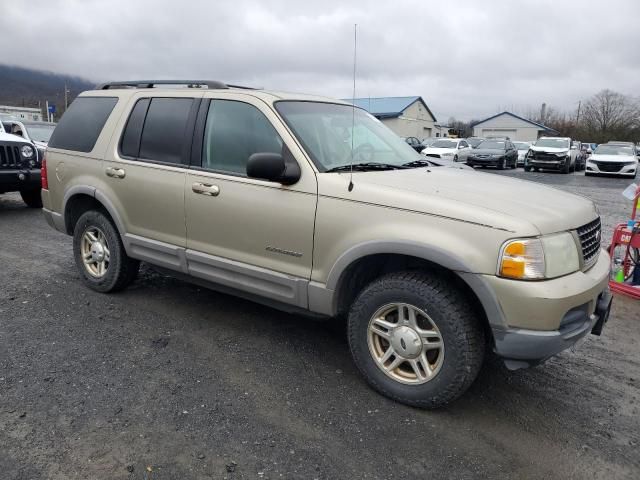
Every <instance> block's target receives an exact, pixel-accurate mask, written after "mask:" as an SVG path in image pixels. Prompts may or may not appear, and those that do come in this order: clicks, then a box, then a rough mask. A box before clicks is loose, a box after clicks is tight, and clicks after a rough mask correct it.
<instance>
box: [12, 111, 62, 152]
mask: <svg viewBox="0 0 640 480" xmlns="http://www.w3.org/2000/svg"><path fill="white" fill-rule="evenodd" d="M2 124H3V125H4V128H5V130H6V131H7V132H11V133H12V134H13V135H18V136H19V137H22V138H24V139H25V140H26V141H28V142H31V143H33V144H34V145H35V147H36V149H37V151H38V158H40V159H42V157H43V156H44V151H45V150H46V148H47V144H48V143H49V138H51V134H52V133H53V130H54V129H55V128H56V124H55V123H48V122H30V121H24V120H3V121H2Z"/></svg>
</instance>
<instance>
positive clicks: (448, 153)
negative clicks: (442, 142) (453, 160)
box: [440, 152, 453, 157]
mask: <svg viewBox="0 0 640 480" xmlns="http://www.w3.org/2000/svg"><path fill="white" fill-rule="evenodd" d="M440 156H441V157H453V152H445V153H442V154H440Z"/></svg>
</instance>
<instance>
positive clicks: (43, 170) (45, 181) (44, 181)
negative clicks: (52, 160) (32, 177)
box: [40, 152, 49, 190]
mask: <svg viewBox="0 0 640 480" xmlns="http://www.w3.org/2000/svg"><path fill="white" fill-rule="evenodd" d="M40 182H41V185H42V188H43V189H44V190H49V178H48V177H47V153H46V152H45V154H44V155H43V156H42V165H41V166H40Z"/></svg>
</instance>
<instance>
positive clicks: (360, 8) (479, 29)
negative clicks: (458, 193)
mask: <svg viewBox="0 0 640 480" xmlns="http://www.w3.org/2000/svg"><path fill="white" fill-rule="evenodd" d="M354 23H357V24H358V62H357V71H358V75H357V86H356V89H357V90H356V95H357V96H361V97H368V96H405V95H421V96H422V97H423V98H424V99H425V101H426V102H427V104H428V105H429V106H430V107H431V110H432V111H433V112H434V113H435V114H436V116H437V117H438V120H442V121H446V120H447V119H448V118H449V117H450V116H455V117H457V118H460V119H471V118H476V119H478V118H483V117H486V116H489V115H493V114H494V113H496V112H497V109H498V108H503V109H504V108H509V109H511V108H514V109H515V110H516V111H523V110H525V109H527V108H528V107H531V108H535V109H538V108H539V106H540V104H541V103H542V102H547V103H548V104H549V105H551V106H553V107H555V108H558V109H562V110H566V111H574V110H575V109H576V108H577V104H578V101H579V100H580V99H585V98H588V97H589V96H590V95H592V94H593V93H596V92H597V91H598V90H600V89H603V88H610V89H612V90H616V91H619V92H622V93H625V94H630V95H640V0H598V1H592V0H502V1H498V0H494V1H490V0H483V1H477V0H458V1H455V2H447V1H439V2H438V1H434V0H428V1H427V0H416V1H401V0H395V1H388V0H378V1H368V0H361V1H357V2H349V1H345V0H342V1H336V0H322V1H312V0H273V1H272V0H268V1H265V0H263V1H260V0H233V1H204V0H202V1H185V0H173V1H165V0H135V1H133V0H129V1H127V0H76V1H71V0H69V1H56V0H29V1H14V2H8V1H3V2H2V6H1V7H0V38H2V37H4V38H2V45H3V48H2V53H1V54H0V63H6V64H12V65H18V66H24V67H32V68H39V69H44V70H50V71H54V72H58V73H68V74H74V75H78V76H82V77H85V78H87V79H89V80H95V81H96V82H97V81H105V80H114V79H117V80H124V79H138V78H144V79H147V78H188V79H192V78H196V79H201V78H202V79H205V78H206V79H219V80H223V81H227V82H230V83H231V82H236V83H241V84H247V85H252V86H260V87H265V88H269V89H278V90H288V91H296V92H305V93H314V94H320V95H325V96H330V97H338V98H347V97H351V89H352V68H353V66H352V61H353V24H354ZM0 87H1V86H0Z"/></svg>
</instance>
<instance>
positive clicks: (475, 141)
mask: <svg viewBox="0 0 640 480" xmlns="http://www.w3.org/2000/svg"><path fill="white" fill-rule="evenodd" d="M483 140H484V138H482V137H469V138H467V143H468V144H469V146H470V147H471V148H477V146H478V145H480V143H482V141H483Z"/></svg>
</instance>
